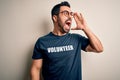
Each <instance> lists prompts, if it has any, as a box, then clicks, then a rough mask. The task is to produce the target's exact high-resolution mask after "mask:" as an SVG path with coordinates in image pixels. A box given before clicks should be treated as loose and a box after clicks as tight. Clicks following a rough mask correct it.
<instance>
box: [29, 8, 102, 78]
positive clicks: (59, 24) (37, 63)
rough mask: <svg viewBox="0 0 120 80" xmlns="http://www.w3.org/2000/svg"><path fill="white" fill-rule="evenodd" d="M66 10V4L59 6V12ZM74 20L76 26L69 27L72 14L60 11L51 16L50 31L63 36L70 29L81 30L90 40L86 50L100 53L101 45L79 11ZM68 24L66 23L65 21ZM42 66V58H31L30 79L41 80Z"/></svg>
mask: <svg viewBox="0 0 120 80" xmlns="http://www.w3.org/2000/svg"><path fill="white" fill-rule="evenodd" d="M64 10H67V11H69V12H71V9H70V8H69V7H67V6H61V7H60V12H61V11H64ZM73 18H74V20H75V21H76V27H74V28H71V23H72V16H70V15H69V16H68V17H66V16H65V15H64V14H62V13H60V14H59V15H54V16H53V20H54V21H53V22H54V29H53V31H52V33H53V34H55V35H58V36H63V35H65V34H66V33H68V32H69V31H70V29H71V30H79V31H83V32H84V33H85V34H86V36H87V37H88V38H89V40H90V44H89V45H88V46H87V47H86V49H85V50H86V52H96V53H100V52H102V51H103V46H102V44H101V42H100V40H99V39H98V38H97V36H96V35H95V34H94V33H93V32H92V31H91V30H90V29H89V27H88V26H87V23H86V21H85V19H84V17H83V15H82V14H81V13H77V12H75V13H74V15H73ZM67 22H69V23H70V24H69V25H67V24H66V23H67ZM41 67H42V59H38V60H33V62H32V66H31V79H32V80H41V79H40V76H39V75H40V71H41Z"/></svg>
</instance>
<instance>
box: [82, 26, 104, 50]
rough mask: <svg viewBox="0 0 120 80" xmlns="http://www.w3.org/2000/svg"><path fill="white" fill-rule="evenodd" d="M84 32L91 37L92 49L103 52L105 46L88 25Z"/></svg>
mask: <svg viewBox="0 0 120 80" xmlns="http://www.w3.org/2000/svg"><path fill="white" fill-rule="evenodd" d="M83 32H84V33H85V34H86V36H87V37H88V38H89V40H90V46H91V47H92V49H94V51H95V52H102V51H103V46H102V44H101V42H100V40H99V39H98V38H97V36H96V35H95V34H94V33H93V32H92V31H91V30H90V29H89V28H88V27H87V26H86V27H85V28H84V29H83Z"/></svg>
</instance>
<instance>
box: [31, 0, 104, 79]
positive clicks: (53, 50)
mask: <svg viewBox="0 0 120 80" xmlns="http://www.w3.org/2000/svg"><path fill="white" fill-rule="evenodd" d="M51 14H52V20H53V23H54V29H53V31H52V32H50V33H49V34H47V35H45V36H43V37H40V38H39V39H38V40H37V42H36V44H35V48H34V52H33V56H32V58H33V62H32V67H31V78H32V80H40V75H41V73H40V72H42V75H43V78H44V80H82V74H81V50H84V51H86V52H96V53H100V52H102V51H103V47H102V44H101V42H100V40H99V39H98V38H97V37H96V36H95V34H93V33H92V31H91V30H90V29H89V28H88V26H87V24H86V22H85V19H84V17H83V16H82V14H81V13H80V14H79V13H76V12H75V13H73V12H72V11H71V9H70V4H69V3H68V2H66V1H65V2H61V3H60V4H57V5H55V6H54V7H53V9H52V11H51ZM72 18H74V20H75V21H76V27H74V28H71V24H72ZM70 29H72V30H80V31H83V32H84V33H85V34H86V36H87V37H88V38H85V37H83V36H82V35H80V34H71V33H69V31H70ZM41 69H42V71H41Z"/></svg>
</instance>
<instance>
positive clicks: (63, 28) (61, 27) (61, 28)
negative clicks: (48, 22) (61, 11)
mask: <svg viewBox="0 0 120 80" xmlns="http://www.w3.org/2000/svg"><path fill="white" fill-rule="evenodd" d="M67 21H71V19H70V18H69V19H67V20H66V21H65V22H64V23H63V24H62V23H61V21H60V20H59V19H58V27H59V29H60V31H61V32H62V33H68V32H69V31H70V27H71V24H70V25H67V24H66V22H67ZM65 26H69V29H66V28H65Z"/></svg>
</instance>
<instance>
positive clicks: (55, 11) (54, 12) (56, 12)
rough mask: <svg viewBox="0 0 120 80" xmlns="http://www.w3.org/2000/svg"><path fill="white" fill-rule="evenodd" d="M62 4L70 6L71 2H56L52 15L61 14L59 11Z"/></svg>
mask: <svg viewBox="0 0 120 80" xmlns="http://www.w3.org/2000/svg"><path fill="white" fill-rule="evenodd" d="M61 6H67V7H70V4H69V3H68V2H67V1H63V2H61V3H59V4H56V5H55V6H54V7H53V8H52V10H51V16H52V17H53V15H57V14H59V11H60V7H61Z"/></svg>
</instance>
